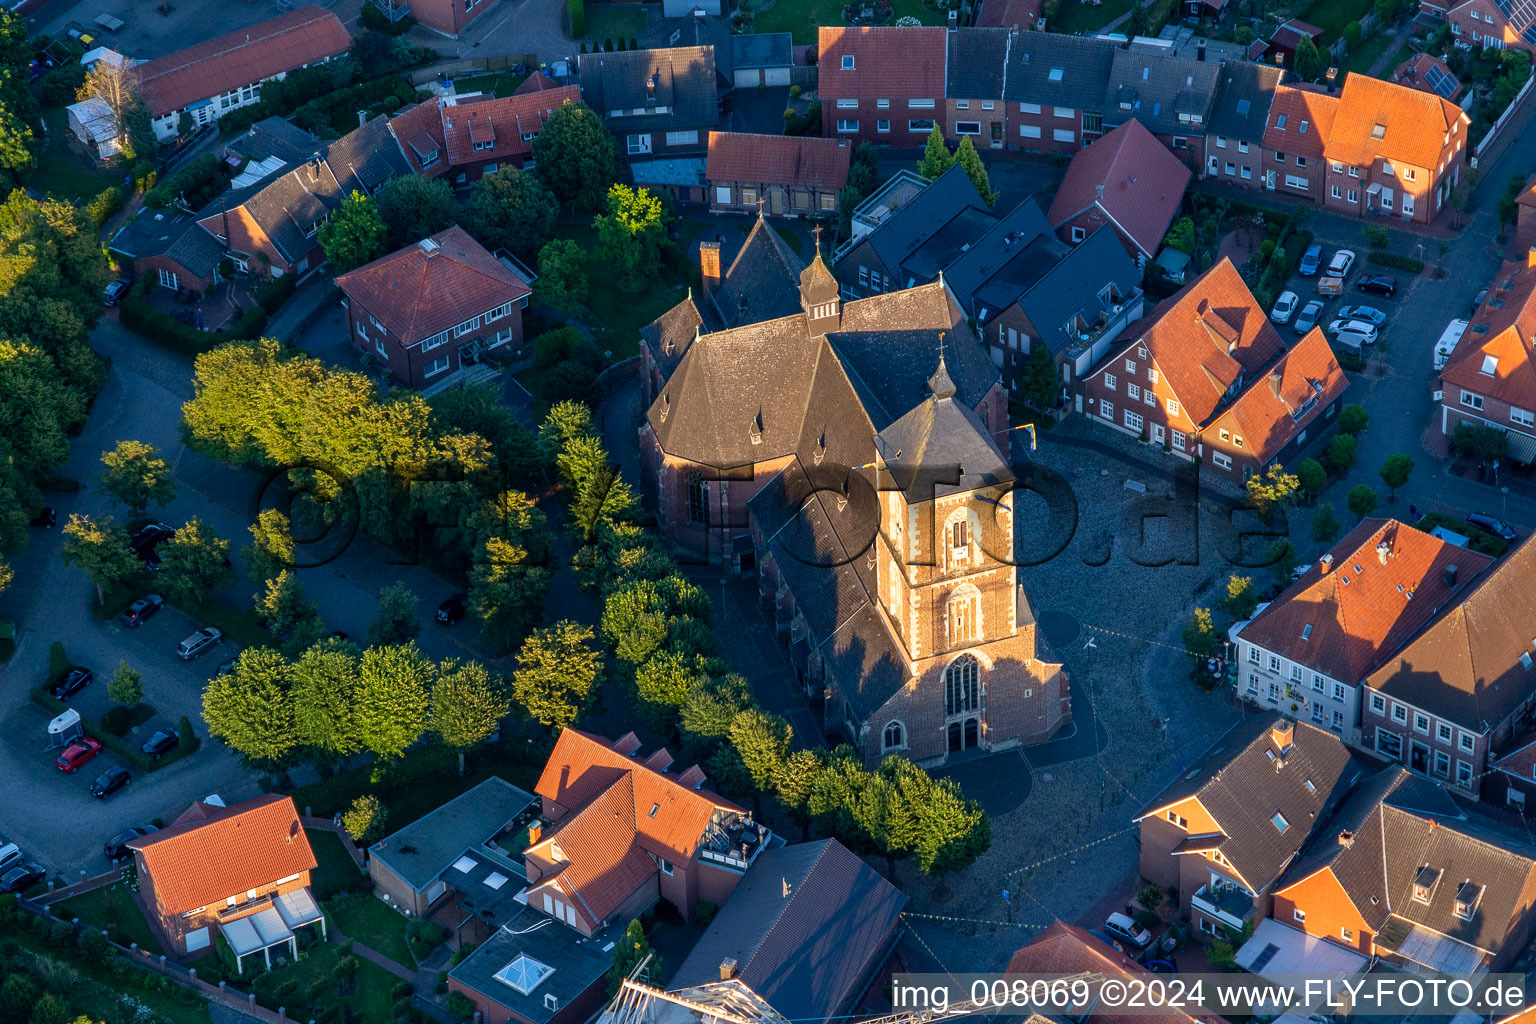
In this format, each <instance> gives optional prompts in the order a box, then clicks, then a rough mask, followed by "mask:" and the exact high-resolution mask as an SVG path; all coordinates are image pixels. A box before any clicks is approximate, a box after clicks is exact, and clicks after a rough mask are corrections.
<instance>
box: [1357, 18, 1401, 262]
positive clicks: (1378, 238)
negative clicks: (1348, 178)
mask: <svg viewBox="0 0 1536 1024" xmlns="http://www.w3.org/2000/svg"><path fill="white" fill-rule="evenodd" d="M1350 50H1351V52H1353V50H1354V47H1350ZM1360 234H1361V235H1362V236H1363V237H1364V238H1365V244H1366V245H1369V246H1370V247H1371V248H1372V249H1374V250H1376V251H1377V252H1380V251H1381V250H1383V249H1385V248H1386V247H1387V243H1388V242H1390V241H1391V240H1392V236H1391V235H1389V234H1387V229H1386V227H1385V226H1384V225H1381V224H1370V225H1367V226H1366V227H1365V228H1364V229H1362V230H1361V232H1360Z"/></svg>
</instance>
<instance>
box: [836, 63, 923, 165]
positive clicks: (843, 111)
mask: <svg viewBox="0 0 1536 1024" xmlns="http://www.w3.org/2000/svg"><path fill="white" fill-rule="evenodd" d="M826 80H827V79H826V76H825V75H823V77H822V82H823V84H825V82H826ZM914 100H916V101H917V102H918V103H919V104H921V102H922V101H923V100H931V101H932V106H921V105H919V106H915V107H914V106H912V103H913V102H914ZM839 104H842V105H841V106H840V105H839ZM882 104H884V105H882ZM944 116H945V100H944V97H943V96H933V97H913V98H911V99H908V98H902V97H889V98H885V99H882V98H877V97H846V96H845V97H842V98H837V97H834V96H831V95H828V94H825V93H824V94H823V95H822V97H821V134H822V137H823V138H828V139H847V140H848V144H849V145H850V146H852V145H856V144H857V143H859V142H865V141H868V142H873V143H876V144H877V145H881V146H893V147H895V148H897V149H920V148H921V147H922V146H923V144H924V143H925V142H927V141H928V133H929V132H931V131H932V130H933V125H935V124H938V125H942V124H943V122H944ZM914 121H916V122H920V123H926V125H927V126H926V127H923V126H922V124H919V126H918V127H917V128H914V127H913V126H912V122H914ZM850 123H851V124H852V125H853V126H852V127H850V126H849V124H850ZM840 125H841V127H840ZM882 125H883V127H882Z"/></svg>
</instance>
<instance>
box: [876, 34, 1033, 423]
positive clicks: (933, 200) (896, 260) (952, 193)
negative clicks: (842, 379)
mask: <svg viewBox="0 0 1536 1024" xmlns="http://www.w3.org/2000/svg"><path fill="white" fill-rule="evenodd" d="M1032 34H1036V33H1032ZM967 210H970V211H980V212H982V213H984V214H985V215H986V216H990V213H989V212H987V206H986V204H985V203H983V202H982V201H981V195H980V193H978V192H977V191H976V186H975V185H973V184H971V179H970V178H969V177H968V176H967V175H966V173H965V169H964V168H962V167H960V166H959V165H958V164H957V165H956V166H954V167H951V168H950V169H949V170H947V171H945V172H944V173H943V174H941V175H939V177H938V178H937V179H935V180H934V182H933V183H932V184H931V185H929V186H928V187H927V188H925V189H923V190H922V191H921V192H919V193H918V194H917V195H916V196H914V197H913V198H912V201H911V202H909V203H907V205H905V206H903V207H902V208H901V209H899V210H897V211H896V212H895V213H893V214H891V215H890V216H889V217H887V218H886V219H885V220H884V221H883V222H881V224H880V226H879V227H877V228H875V230H873V231H871V232H870V233H869V235H868V236H867V238H866V241H867V242H868V244H869V245H870V246H871V247H872V248H873V249H874V250H875V255H877V256H879V257H880V260H881V262H883V263H884V264H885V265H886V266H887V267H889V268H890V269H891V270H892V271H893V272H894V271H899V270H900V268H901V267H902V265H903V264H905V263H906V262H907V260H908V258H910V257H911V255H912V254H913V253H915V252H916V251H917V250H918V249H919V248H921V247H922V246H923V244H924V243H925V242H927V241H928V240H929V239H930V238H932V237H933V236H934V235H936V234H938V233H939V232H940V231H941V230H942V229H943V228H944V227H945V226H946V225H948V224H949V223H950V222H951V221H953V220H954V219H955V218H956V217H958V216H960V214H962V213H964V212H965V211H967ZM983 230H984V229H983ZM980 234H981V231H977V232H976V234H974V235H972V238H975V237H979V235H980ZM946 262H947V261H946ZM944 265H945V264H940V265H939V266H938V268H936V270H935V273H937V271H938V270H942V269H943V267H944ZM913 283H914V284H923V283H925V282H922V281H915V282H913ZM897 284H898V285H899V286H904V285H906V281H898V282H897ZM924 376H926V374H924ZM903 411H905V410H903Z"/></svg>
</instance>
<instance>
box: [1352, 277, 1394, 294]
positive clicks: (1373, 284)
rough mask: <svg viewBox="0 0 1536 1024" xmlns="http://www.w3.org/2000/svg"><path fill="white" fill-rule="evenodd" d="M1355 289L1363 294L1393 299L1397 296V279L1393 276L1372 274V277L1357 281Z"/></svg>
mask: <svg viewBox="0 0 1536 1024" xmlns="http://www.w3.org/2000/svg"><path fill="white" fill-rule="evenodd" d="M1355 287H1356V288H1358V289H1360V290H1361V291H1363V292H1371V293H1373V294H1375V295H1385V296H1387V297H1388V298H1391V297H1392V296H1393V295H1396V294H1397V278H1395V277H1393V276H1392V275H1391V274H1372V275H1371V276H1370V277H1362V278H1361V279H1360V280H1358V281H1356V282H1355Z"/></svg>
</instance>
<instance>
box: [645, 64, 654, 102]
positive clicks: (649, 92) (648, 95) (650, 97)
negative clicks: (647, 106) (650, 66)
mask: <svg viewBox="0 0 1536 1024" xmlns="http://www.w3.org/2000/svg"><path fill="white" fill-rule="evenodd" d="M645 102H647V103H655V102H656V75H655V73H654V72H653V73H652V74H651V76H650V77H649V78H647V79H646V80H645Z"/></svg>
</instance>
